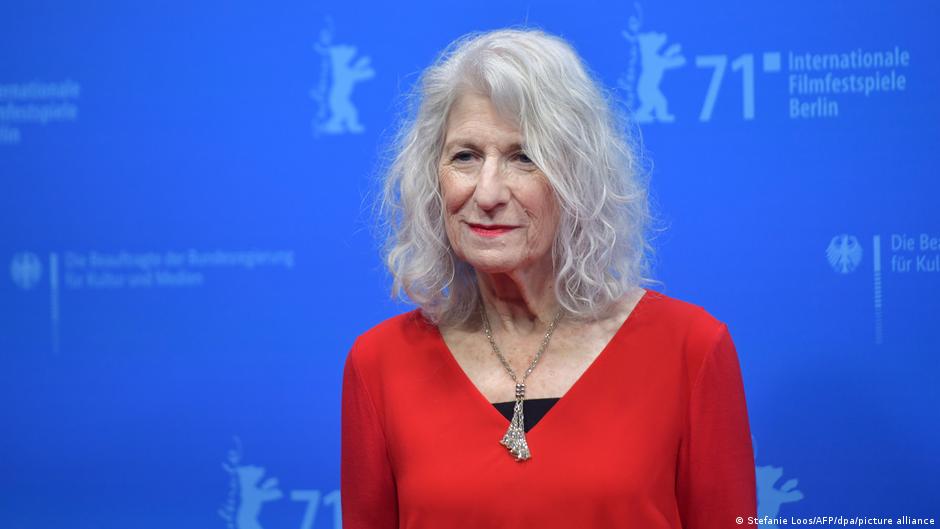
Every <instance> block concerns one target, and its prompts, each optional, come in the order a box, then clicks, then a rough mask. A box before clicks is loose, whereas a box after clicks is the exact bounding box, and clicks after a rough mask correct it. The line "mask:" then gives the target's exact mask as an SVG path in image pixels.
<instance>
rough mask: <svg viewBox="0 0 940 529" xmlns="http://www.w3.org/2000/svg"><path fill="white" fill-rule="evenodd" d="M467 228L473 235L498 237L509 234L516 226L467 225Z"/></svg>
mask: <svg viewBox="0 0 940 529" xmlns="http://www.w3.org/2000/svg"><path fill="white" fill-rule="evenodd" d="M469 226H470V230H471V231H473V233H476V234H477V235H479V236H481V237H499V236H500V235H503V234H505V233H509V232H510V231H512V230H514V229H516V228H517V226H503V225H499V224H493V225H489V226H487V225H484V224H469Z"/></svg>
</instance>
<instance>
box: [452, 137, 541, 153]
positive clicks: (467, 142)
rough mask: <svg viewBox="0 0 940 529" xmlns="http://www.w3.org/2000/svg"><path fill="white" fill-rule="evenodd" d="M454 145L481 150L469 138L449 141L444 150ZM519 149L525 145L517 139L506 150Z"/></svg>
mask: <svg viewBox="0 0 940 529" xmlns="http://www.w3.org/2000/svg"><path fill="white" fill-rule="evenodd" d="M454 147H466V148H468V149H476V150H480V148H479V146H477V144H476V143H474V141H473V140H471V139H467V138H455V139H453V140H451V141H449V142H447V143H446V144H445V145H444V150H445V151H449V150H450V149H453V148H454ZM519 149H523V145H522V143H520V142H518V141H517V142H514V143H512V144H511V145H509V147H507V148H506V149H505V150H507V151H512V150H519Z"/></svg>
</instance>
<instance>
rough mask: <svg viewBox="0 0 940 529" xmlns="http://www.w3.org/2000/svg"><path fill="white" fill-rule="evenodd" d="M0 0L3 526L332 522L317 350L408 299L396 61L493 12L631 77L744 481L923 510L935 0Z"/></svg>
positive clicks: (820, 499) (827, 500) (677, 262)
mask: <svg viewBox="0 0 940 529" xmlns="http://www.w3.org/2000/svg"><path fill="white" fill-rule="evenodd" d="M2 11H3V16H2V17H0V230H2V231H0V264H2V266H0V398H2V400H0V402H2V406H0V431H2V435H0V463H2V464H0V469H2V474H3V479H2V480H0V525H2V526H3V527H8V528H11V529H47V528H48V529H59V528H64V527H69V528H73V529H85V528H88V529H105V528H114V529H125V528H160V529H165V528H167V527H173V528H189V527H192V528H197V527H198V528H200V529H209V528H218V529H261V528H264V529H310V528H315V527H316V528H325V527H331V528H336V527H339V523H340V519H341V518H340V516H341V514H340V501H339V492H338V488H339V438H340V436H339V427H340V420H339V414H340V400H339V398H340V387H341V374H342V366H343V361H344V359H345V356H346V353H347V352H348V350H349V347H350V345H351V344H352V342H353V340H354V339H355V337H356V336H357V335H358V334H359V333H361V332H363V331H364V330H366V329H368V328H369V327H371V326H373V325H375V324H376V323H378V322H379V321H381V320H383V319H385V318H388V317H390V316H392V315H394V314H397V313H400V312H404V311H406V310H410V309H411V308H412V307H411V306H409V305H406V304H403V303H399V302H396V301H393V300H391V299H390V298H389V295H388V290H389V285H390V282H389V278H388V276H387V273H386V272H385V270H384V268H383V265H382V262H381V259H380V257H379V253H378V250H377V242H376V240H375V233H374V231H373V229H372V225H373V222H372V220H373V219H372V210H371V209H370V203H371V202H370V201H371V200H372V198H374V196H375V190H376V182H377V180H378V178H379V172H380V170H381V167H382V163H383V160H384V158H383V157H384V156H385V149H386V147H387V145H388V142H389V140H390V138H391V135H392V133H393V132H394V130H395V127H396V125H397V123H398V121H397V120H398V119H399V118H400V117H401V115H402V111H403V106H402V94H403V93H404V92H405V91H406V90H408V89H409V88H410V87H411V86H412V85H413V84H414V82H415V81H416V79H417V76H418V74H419V72H420V71H421V70H422V69H423V68H424V67H426V66H427V65H428V64H429V63H430V62H431V61H432V60H433V59H434V57H435V56H436V54H437V53H438V52H439V51H440V50H441V49H442V48H443V47H444V46H445V45H447V44H448V43H449V42H450V41H452V40H453V39H455V38H457V37H458V36H460V35H462V34H464V33H467V32H470V31H474V30H486V29H495V28H499V27H505V26H511V25H529V26H532V27H539V28H542V29H544V30H546V31H549V32H552V33H556V34H559V35H562V36H563V37H565V38H566V39H568V40H570V41H571V42H572V43H573V45H574V46H575V47H576V48H577V50H578V51H579V53H580V54H582V55H583V57H584V58H585V60H586V61H587V63H588V64H589V65H590V67H591V68H592V69H593V70H594V71H595V72H596V74H597V76H598V77H599V78H600V79H601V80H602V81H603V82H604V83H605V84H606V85H607V86H608V87H609V88H610V89H611V90H614V91H616V93H617V94H618V95H619V97H620V98H621V99H622V100H623V102H624V104H626V105H629V107H630V108H631V109H632V115H633V119H634V121H635V122H636V123H637V124H638V130H639V132H640V133H641V134H640V137H641V140H642V143H643V147H644V150H645V154H646V156H647V158H648V160H649V161H650V165H651V175H652V192H653V195H654V198H655V202H656V208H657V211H658V213H659V216H660V218H661V219H662V223H661V224H662V225H664V226H666V228H667V229H666V230H665V231H664V232H662V233H661V234H660V235H659V236H657V238H656V239H655V241H654V245H655V246H656V248H657V253H656V268H655V276H656V278H658V279H659V280H661V281H662V282H663V285H662V286H661V287H659V288H658V289H659V290H662V291H663V292H665V293H667V294H669V295H671V296H674V297H678V298H680V299H684V300H687V301H690V302H693V303H696V304H699V305H702V306H703V307H705V308H706V309H707V310H709V311H710V312H711V313H712V314H714V315H715V316H716V317H718V318H720V319H721V320H723V321H725V322H727V323H728V325H729V328H730V330H731V332H732V335H733V336H734V339H735V342H736V345H737V348H738V353H739V355H740V361H741V367H742V371H743V375H744V379H745V386H746V391H747V400H748V407H749V413H750V421H751V427H752V431H753V435H754V447H755V455H756V458H755V461H754V465H755V472H756V475H757V483H758V495H759V503H760V505H759V511H760V514H761V515H762V516H766V517H770V518H773V519H775V520H776V525H782V524H785V523H786V524H796V523H810V522H813V521H815V522H817V524H818V525H820V523H819V522H823V523H822V524H821V525H826V524H828V525H838V524H840V523H846V524H848V523H853V524H857V523H858V521H859V520H854V521H850V518H852V517H855V516H858V517H863V519H862V520H861V521H867V522H868V523H869V525H873V524H875V523H876V522H877V519H887V518H891V519H892V524H893V525H905V524H910V523H913V522H916V521H917V520H914V519H911V518H925V517H926V518H930V517H933V518H938V514H940V508H938V505H940V503H938V500H940V477H938V476H940V457H938V448H937V447H938V446H940V427H938V424H940V421H938V413H937V409H938V404H940V399H938V389H937V388H938V387H940V380H938V374H940V363H938V355H937V353H938V351H940V333H938V328H940V289H938V286H940V212H938V209H937V204H938V201H940V184H938V178H937V177H938V174H940V158H938V152H940V149H938V145H940V143H938V138H940V134H938V132H940V97H938V96H937V89H938V87H940V64H938V55H937V51H938V49H940V48H938V38H937V29H936V26H937V21H938V20H940V8H938V7H937V4H936V3H934V2H879V1H874V0H865V1H861V2H818V1H809V0H799V1H796V2H778V3H767V2H736V1H731V0H722V1H711V2H692V1H676V2H665V3H663V2H639V3H633V2H630V1H621V2H612V1H606V0H605V1H597V2H584V3H581V4H578V5H575V4H574V3H571V2H555V1H552V2H516V1H510V2H505V1H495V0H481V1H477V2H464V3H454V2H412V3H407V2H406V3H399V2H374V3H366V4H359V5H356V3H345V2H339V1H333V0H328V1H326V2H299V1H290V2H277V3H270V2H268V3H258V2H223V1H207V2H197V3H191V2H190V3H176V4H173V3H170V4H167V3H165V2H131V3H128V2H117V1H101V2H92V3H88V2H84V3H82V2H62V1H59V2H47V1H33V2H14V1H10V2H5V5H4V8H3V10H2ZM830 516H831V517H834V518H835V520H832V521H830V520H828V519H826V518H824V519H819V518H816V517H830ZM839 516H843V517H846V518H845V519H843V520H842V521H839V519H838V517H839ZM905 517H911V518H905ZM784 519H785V520H787V521H786V522H784V521H782V520H784ZM772 521H773V520H771V521H770V522H772ZM770 522H769V523H767V524H765V526H767V527H773V526H774V523H770ZM883 523H887V522H886V521H885V522H883ZM934 523H936V522H934Z"/></svg>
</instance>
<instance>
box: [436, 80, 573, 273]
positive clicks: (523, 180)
mask: <svg viewBox="0 0 940 529" xmlns="http://www.w3.org/2000/svg"><path fill="white" fill-rule="evenodd" d="M522 142H523V138H522V134H521V132H520V131H519V130H518V129H517V128H516V127H515V126H514V125H513V124H512V123H511V122H510V121H508V120H506V119H505V118H503V117H502V116H500V115H498V114H497V113H496V109H495V108H494V107H493V104H492V103H491V102H490V99H489V98H488V97H486V96H484V95H480V94H476V93H472V92H470V93H465V94H464V95H462V96H460V97H459V98H458V99H457V101H456V102H455V103H454V105H453V107H452V108H451V112H450V116H449V118H448V121H447V130H446V133H445V136H444V150H443V152H442V154H441V160H440V163H439V175H440V184H441V192H442V194H443V197H444V217H445V219H446V228H447V237H448V238H449V239H450V244H451V246H452V247H453V249H454V252H455V253H456V254H457V256H458V257H460V258H461V259H463V260H464V261H466V262H468V263H469V264H470V265H471V266H473V267H474V268H475V269H476V270H477V271H481V272H489V273H498V272H511V271H517V270H521V269H527V268H530V267H535V268H536V269H540V270H550V269H551V248H552V241H553V240H554V238H555V231H556V230H557V229H558V220H559V213H558V207H557V203H556V201H555V197H554V193H553V192H552V189H551V186H550V185H549V183H548V180H547V179H546V177H545V174H544V173H542V171H540V170H539V168H538V167H536V166H535V164H534V163H533V162H532V160H530V159H529V158H528V156H526V154H525V152H524V151H523V146H522Z"/></svg>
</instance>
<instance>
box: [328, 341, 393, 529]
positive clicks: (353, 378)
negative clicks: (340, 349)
mask: <svg viewBox="0 0 940 529" xmlns="http://www.w3.org/2000/svg"><path fill="white" fill-rule="evenodd" d="M355 352H356V345H355V344H354V345H353V348H352V351H351V352H350V354H349V355H348V356H347V357H346V365H345V367H344V368H343V395H342V422H341V430H342V446H341V454H340V458H341V463H340V502H341V518H342V527H343V528H344V529H393V528H397V527H398V494H397V490H396V485H395V476H394V474H393V473H392V467H391V464H390V463H389V458H388V450H387V448H386V444H385V434H384V432H383V430H382V425H381V423H380V421H379V417H378V414H377V413H376V410H375V405H374V404H373V401H372V397H371V396H370V395H369V390H368V388H367V387H366V386H365V384H364V383H363V380H362V376H361V375H360V373H359V369H358V368H357V367H356V360H355V356H356V355H355V354H354V353H355Z"/></svg>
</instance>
